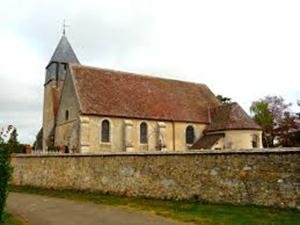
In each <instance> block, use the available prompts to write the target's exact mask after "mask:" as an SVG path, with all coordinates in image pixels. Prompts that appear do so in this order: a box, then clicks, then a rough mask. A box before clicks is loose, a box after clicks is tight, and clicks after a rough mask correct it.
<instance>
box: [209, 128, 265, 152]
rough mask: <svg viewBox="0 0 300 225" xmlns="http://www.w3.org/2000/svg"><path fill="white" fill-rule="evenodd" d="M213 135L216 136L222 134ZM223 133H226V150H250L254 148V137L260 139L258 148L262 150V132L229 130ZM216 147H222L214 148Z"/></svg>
mask: <svg viewBox="0 0 300 225" xmlns="http://www.w3.org/2000/svg"><path fill="white" fill-rule="evenodd" d="M212 133H215V134H216V133H220V132H212ZM221 133H225V138H224V140H223V142H224V143H223V146H224V147H225V149H248V148H249V149H250V148H252V137H253V135H257V136H258V137H259V140H258V148H262V132H261V131H259V130H228V131H222V132H221ZM216 147H220V146H213V148H216Z"/></svg>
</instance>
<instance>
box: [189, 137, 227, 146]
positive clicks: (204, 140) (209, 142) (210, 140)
mask: <svg viewBox="0 0 300 225" xmlns="http://www.w3.org/2000/svg"><path fill="white" fill-rule="evenodd" d="M223 137H225V134H224V133H220V134H208V135H204V136H203V137H201V138H200V139H199V140H198V141H196V142H195V143H194V144H193V145H192V147H191V149H211V148H212V146H213V145H214V144H215V143H216V142H217V141H219V140H220V139H221V138H223Z"/></svg>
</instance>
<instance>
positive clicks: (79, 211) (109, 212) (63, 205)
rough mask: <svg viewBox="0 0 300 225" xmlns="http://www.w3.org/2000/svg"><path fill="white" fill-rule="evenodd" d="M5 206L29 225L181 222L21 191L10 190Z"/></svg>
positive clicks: (118, 224)
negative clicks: (11, 191) (12, 191)
mask: <svg viewBox="0 0 300 225" xmlns="http://www.w3.org/2000/svg"><path fill="white" fill-rule="evenodd" d="M7 207H8V211H9V212H10V213H12V214H15V215H18V216H20V217H22V218H23V219H24V220H25V221H27V222H28V223H29V224H30V225H54V224H55V225H171V224H173V225H180V224H181V225H183V223H179V222H175V221H173V220H169V219H166V218H163V217H160V216H156V215H152V214H148V213H145V212H141V211H135V210H131V209H124V208H118V207H112V206H106V205H99V204H94V203H88V202H77V201H72V200H66V199H60V198H52V197H45V196H39V195H31V194H23V193H10V194H9V197H8V201H7Z"/></svg>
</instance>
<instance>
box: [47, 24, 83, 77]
mask: <svg viewBox="0 0 300 225" xmlns="http://www.w3.org/2000/svg"><path fill="white" fill-rule="evenodd" d="M65 27H66V24H65V23H64V30H63V35H62V37H61V39H60V41H59V43H58V45H57V47H56V49H55V51H54V53H53V55H52V57H51V59H50V61H49V63H48V65H47V67H46V80H45V83H48V82H49V81H51V80H64V78H65V73H66V71H65V70H66V69H65V68H67V64H69V63H74V64H80V62H79V60H78V58H77V56H76V54H75V52H74V50H73V48H72V46H71V44H70V42H69V41H68V39H67V37H66V36H65V34H66V31H65Z"/></svg>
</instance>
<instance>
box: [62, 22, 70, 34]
mask: <svg viewBox="0 0 300 225" xmlns="http://www.w3.org/2000/svg"><path fill="white" fill-rule="evenodd" d="M67 27H70V26H69V25H67V24H66V20H65V19H64V23H63V35H64V36H65V35H66V28H67Z"/></svg>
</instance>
